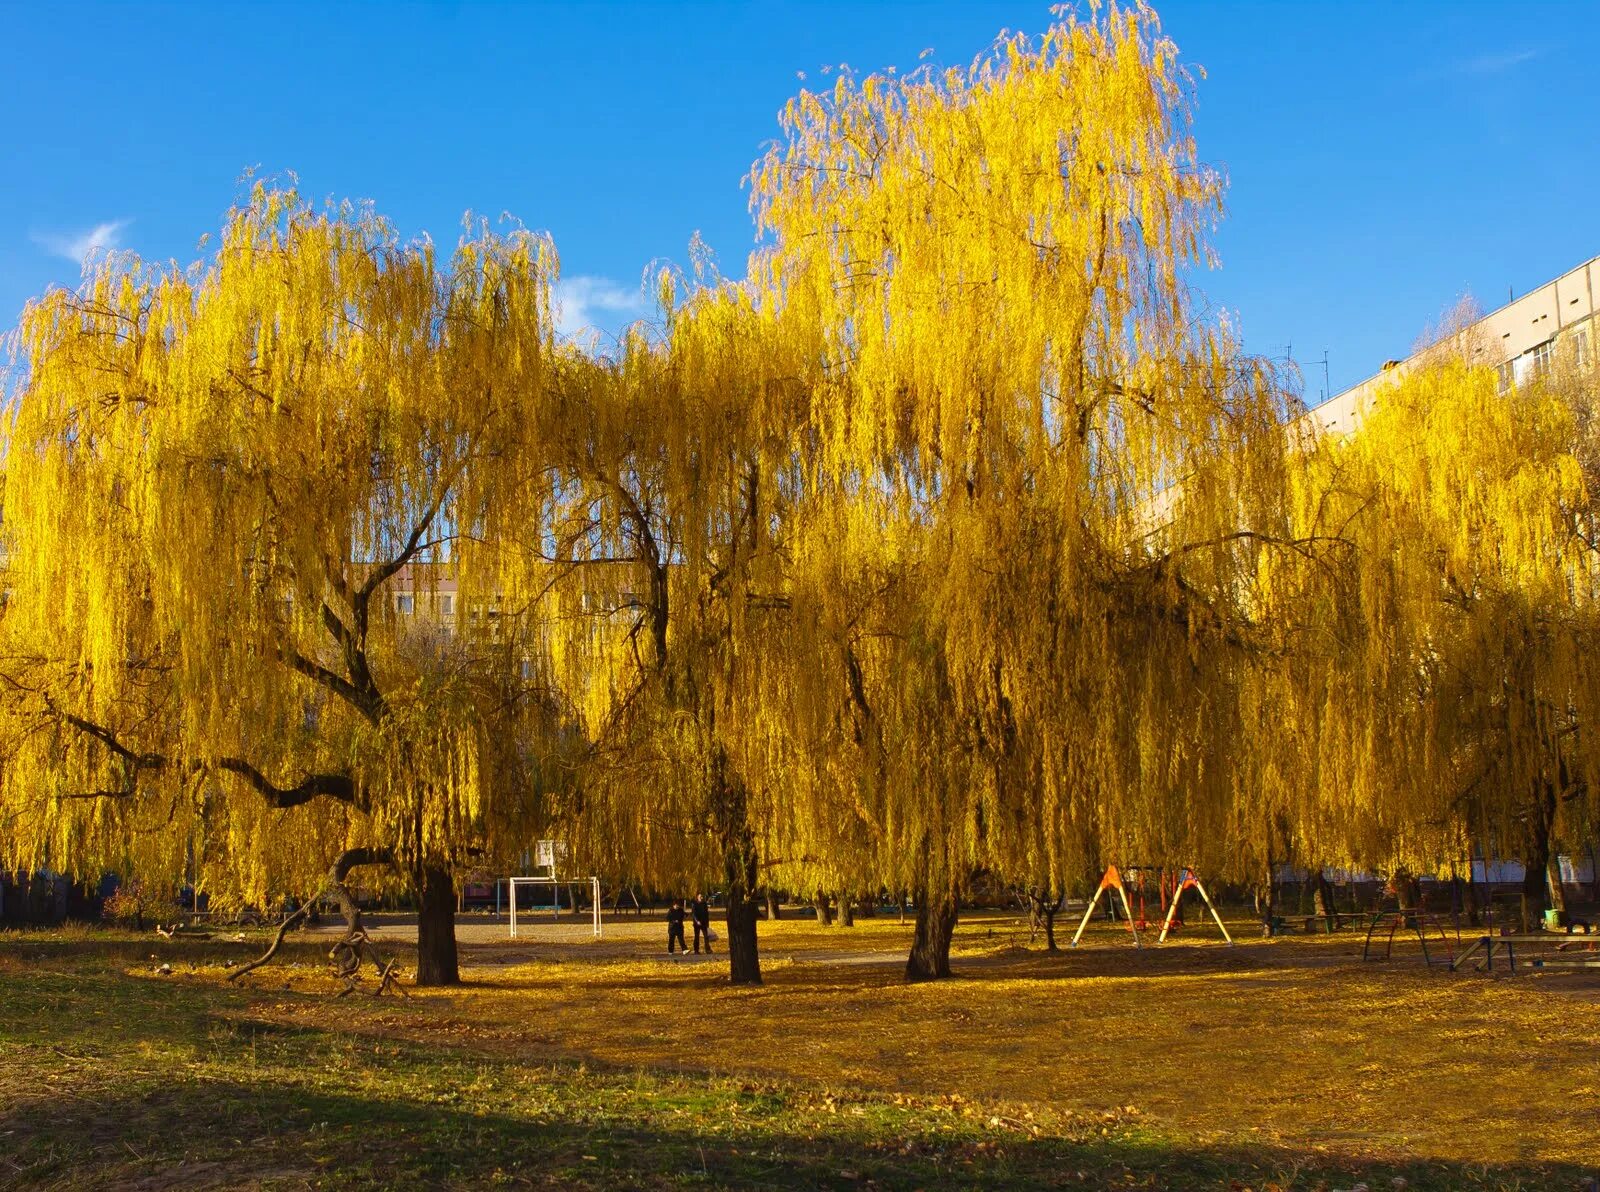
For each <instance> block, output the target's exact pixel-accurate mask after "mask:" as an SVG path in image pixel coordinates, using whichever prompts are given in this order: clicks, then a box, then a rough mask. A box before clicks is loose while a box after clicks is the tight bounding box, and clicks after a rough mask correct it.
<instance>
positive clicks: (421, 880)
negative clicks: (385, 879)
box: [416, 865, 461, 985]
mask: <svg viewBox="0 0 1600 1192" xmlns="http://www.w3.org/2000/svg"><path fill="white" fill-rule="evenodd" d="M416 887H417V984H418V985H459V984H460V983H461V970H460V968H459V966H458V964H457V961H456V892H455V882H454V880H452V878H451V876H450V871H449V870H447V869H441V868H439V867H437V866H433V865H429V866H425V867H423V869H422V870H421V872H420V873H418V875H417V877H416Z"/></svg>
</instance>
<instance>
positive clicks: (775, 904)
mask: <svg viewBox="0 0 1600 1192" xmlns="http://www.w3.org/2000/svg"><path fill="white" fill-rule="evenodd" d="M767 918H768V919H770V920H771V921H772V922H774V923H776V922H777V921H778V920H779V919H781V918H783V900H782V899H781V898H779V897H778V892H777V891H776V890H774V889H773V888H772V887H771V886H768V887H767Z"/></svg>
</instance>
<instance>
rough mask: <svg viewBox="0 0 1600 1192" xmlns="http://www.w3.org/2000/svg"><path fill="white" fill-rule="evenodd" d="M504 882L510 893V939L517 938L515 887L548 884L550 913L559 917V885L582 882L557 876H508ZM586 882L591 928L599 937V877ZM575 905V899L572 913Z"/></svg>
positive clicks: (569, 885) (573, 885) (576, 884)
mask: <svg viewBox="0 0 1600 1192" xmlns="http://www.w3.org/2000/svg"><path fill="white" fill-rule="evenodd" d="M506 882H507V884H508V885H509V886H510V887H511V891H510V893H511V938H512V939H516V938H517V888H518V887H519V886H549V887H550V893H551V895H552V899H551V902H550V904H549V910H550V914H551V915H552V916H553V917H555V918H560V916H561V887H562V886H567V887H570V888H573V889H576V888H577V887H578V886H581V885H583V884H584V883H583V881H582V880H577V881H574V880H572V879H570V878H557V877H509V878H507V879H506ZM588 884H589V900H590V911H591V917H592V926H593V929H594V935H595V937H596V938H599V936H600V934H601V921H600V879H599V878H598V877H591V878H590V879H589V882H588ZM576 906H577V902H576V900H574V902H573V907H574V913H576Z"/></svg>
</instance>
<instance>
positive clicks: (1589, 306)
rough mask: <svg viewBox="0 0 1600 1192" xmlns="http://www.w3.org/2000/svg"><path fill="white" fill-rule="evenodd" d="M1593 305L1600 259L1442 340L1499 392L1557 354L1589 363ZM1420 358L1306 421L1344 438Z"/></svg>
mask: <svg viewBox="0 0 1600 1192" xmlns="http://www.w3.org/2000/svg"><path fill="white" fill-rule="evenodd" d="M1597 304H1600V257H1592V258H1590V259H1589V260H1587V261H1585V262H1584V263H1583V264H1581V265H1579V266H1577V267H1576V268H1575V269H1572V270H1570V271H1568V272H1566V273H1563V274H1562V275H1561V276H1560V277H1558V278H1556V279H1554V280H1553V281H1548V282H1546V283H1545V284H1544V285H1542V286H1540V287H1539V288H1538V289H1536V290H1530V291H1529V292H1528V293H1526V294H1524V295H1523V296H1522V297H1521V298H1518V299H1516V300H1515V301H1512V302H1508V303H1506V304H1505V305H1504V306H1502V307H1500V308H1499V309H1498V310H1493V311H1490V312H1489V313H1488V314H1486V315H1484V316H1483V317H1482V318H1480V319H1478V320H1477V321H1475V322H1473V323H1471V324H1470V325H1468V326H1466V327H1462V328H1459V329H1457V330H1455V331H1453V332H1452V333H1451V334H1450V335H1449V336H1447V337H1446V338H1447V340H1449V339H1453V340H1455V341H1456V345H1455V346H1456V347H1457V348H1458V349H1459V350H1460V351H1462V352H1463V353H1464V354H1465V355H1466V356H1467V358H1468V359H1469V360H1472V361H1473V362H1474V363H1482V364H1488V365H1491V366H1492V367H1494V368H1495V369H1496V370H1497V371H1498V372H1499V374H1500V388H1501V390H1502V391H1504V390H1506V389H1509V388H1510V387H1511V386H1512V385H1515V384H1521V383H1523V382H1525V381H1527V380H1528V379H1529V378H1531V377H1533V376H1535V375H1537V374H1538V373H1540V372H1542V371H1543V370H1545V369H1547V368H1549V367H1550V365H1551V364H1552V363H1553V362H1554V361H1555V360H1556V359H1557V358H1558V354H1559V353H1563V352H1571V353H1572V356H1573V359H1574V360H1575V361H1576V362H1577V364H1578V365H1579V366H1580V367H1581V366H1583V365H1585V364H1587V363H1589V361H1590V360H1592V359H1593V355H1592V354H1593V353H1594V352H1595V351H1596V349H1597V346H1600V344H1597V340H1596V335H1597V332H1600V320H1597V318H1596V316H1597V314H1600V305H1597ZM1421 355H1423V353H1416V354H1413V355H1411V356H1408V357H1407V358H1406V359H1404V360H1390V361H1388V362H1386V363H1385V364H1384V366H1383V368H1382V369H1380V370H1379V371H1378V372H1377V373H1375V374H1374V375H1373V376H1370V377H1368V378H1367V379H1366V380H1365V381H1362V382H1361V383H1360V384H1359V385H1355V386H1353V387H1351V388H1349V389H1346V390H1345V391H1344V392H1343V393H1339V394H1336V395H1335V396H1333V397H1331V398H1329V399H1328V400H1327V401H1325V402H1323V403H1322V404H1321V405H1319V406H1317V407H1315V408H1314V409H1312V410H1310V411H1308V412H1307V414H1306V416H1305V417H1306V419H1307V421H1308V422H1309V423H1310V424H1311V426H1312V427H1313V428H1314V429H1315V430H1316V431H1317V432H1319V433H1332V434H1349V433H1350V432H1351V431H1353V430H1355V428H1356V427H1357V426H1358V425H1359V424H1360V422H1361V419H1362V417H1363V416H1364V415H1365V414H1366V412H1367V410H1369V409H1370V408H1371V406H1372V399H1373V397H1374V395H1375V394H1376V393H1377V392H1378V390H1379V389H1380V388H1382V387H1383V385H1384V384H1386V383H1387V382H1389V381H1392V380H1394V379H1395V376H1396V373H1397V372H1403V371H1404V370H1405V369H1407V368H1409V367H1411V366H1412V365H1413V364H1414V363H1415V362H1416V361H1417V359H1418V358H1419V357H1420V356H1421Z"/></svg>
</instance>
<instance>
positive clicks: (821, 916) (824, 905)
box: [811, 890, 833, 927]
mask: <svg viewBox="0 0 1600 1192" xmlns="http://www.w3.org/2000/svg"><path fill="white" fill-rule="evenodd" d="M811 905H812V906H814V907H816V908H817V926H819V927H832V926H833V903H832V902H831V901H830V900H829V898H828V895H827V894H826V893H825V892H824V891H822V890H818V891H817V893H816V896H815V897H814V898H812V900H811Z"/></svg>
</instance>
